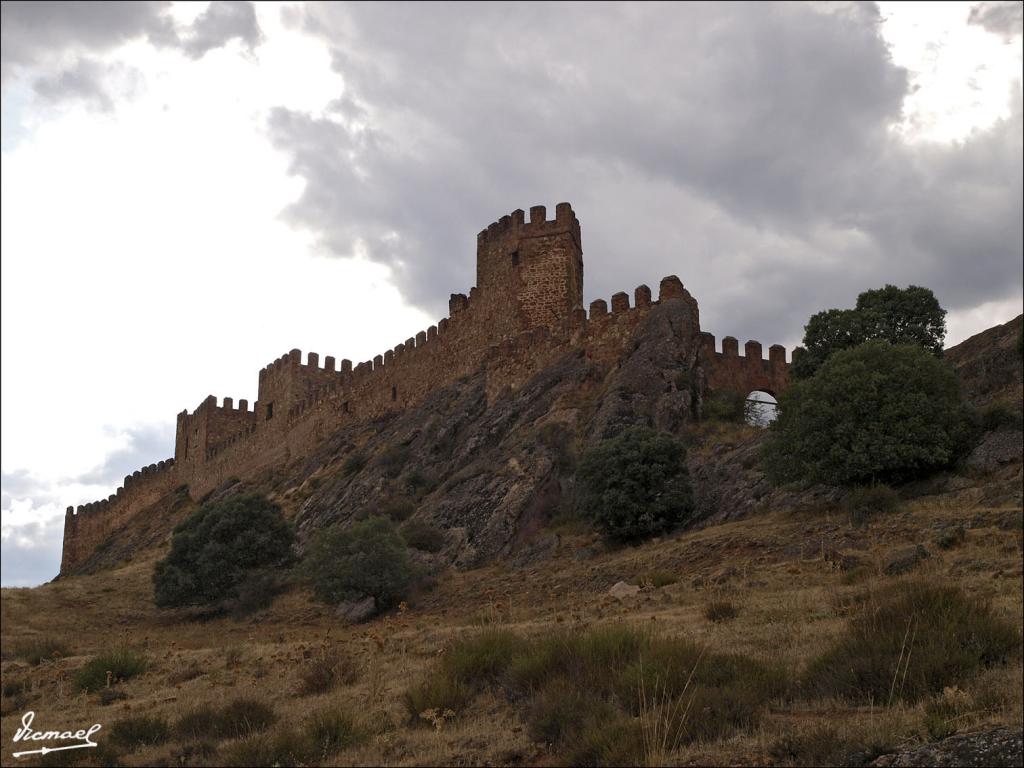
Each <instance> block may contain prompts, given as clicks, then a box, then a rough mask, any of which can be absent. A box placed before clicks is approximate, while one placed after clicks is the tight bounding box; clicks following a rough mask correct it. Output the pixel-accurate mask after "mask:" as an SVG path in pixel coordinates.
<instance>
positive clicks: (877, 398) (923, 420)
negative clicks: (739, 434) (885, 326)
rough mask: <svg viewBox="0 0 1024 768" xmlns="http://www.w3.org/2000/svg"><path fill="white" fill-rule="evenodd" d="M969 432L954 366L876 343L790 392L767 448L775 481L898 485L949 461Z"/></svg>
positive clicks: (916, 350)
mask: <svg viewBox="0 0 1024 768" xmlns="http://www.w3.org/2000/svg"><path fill="white" fill-rule="evenodd" d="M971 437H972V435H971V430H970V422H969V419H968V418H967V412H966V409H965V407H964V406H963V405H962V403H961V401H960V393H959V384H958V381H957V377H956V374H955V373H954V372H953V370H952V368H950V367H949V366H948V365H945V364H944V363H943V362H942V361H941V360H939V359H938V358H936V357H935V356H934V355H931V354H929V353H927V352H925V351H924V350H923V349H921V348H920V347H911V346H902V347H894V346H892V345H891V344H889V343H887V342H884V341H872V342H868V343H866V344H862V345H860V346H859V347H855V348H853V349H849V350H846V351H843V352H837V353H836V354H834V355H833V356H832V357H830V358H829V360H828V361H827V362H826V363H825V364H824V365H822V367H821V368H820V370H819V371H818V373H817V374H816V375H815V376H814V377H813V378H811V379H808V380H806V381H798V382H796V383H794V384H792V385H791V386H790V387H789V389H787V390H786V391H785V392H783V393H782V397H781V398H780V403H779V417H778V418H777V419H776V420H775V421H774V422H773V424H772V426H771V428H770V435H769V440H768V441H767V443H766V445H765V448H764V453H763V454H762V455H763V458H764V460H765V463H766V465H767V469H768V470H769V472H770V474H771V475H772V476H773V477H774V478H775V480H776V481H791V480H803V481H806V482H811V483H827V484H830V485H858V484H865V483H870V484H873V483H879V482H889V483H892V482H902V481H905V480H910V479H913V478H915V477H920V476H924V475H926V474H928V473H929V472H932V471H935V470H938V469H941V468H944V467H948V466H950V465H951V464H952V463H953V462H954V461H956V460H957V459H958V458H959V457H960V456H961V455H963V454H964V452H965V451H966V450H967V448H968V447H969V445H970V442H971Z"/></svg>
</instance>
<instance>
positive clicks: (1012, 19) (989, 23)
mask: <svg viewBox="0 0 1024 768" xmlns="http://www.w3.org/2000/svg"><path fill="white" fill-rule="evenodd" d="M967 20H968V23H970V24H978V25H979V26H981V27H984V28H985V29H986V30H987V31H989V32H992V33H993V34H996V35H1002V36H1003V37H1004V38H1007V39H1009V38H1012V37H1013V36H1014V35H1019V34H1021V28H1022V26H1024V5H1022V4H1021V3H1020V0H1009V2H985V3H977V4H976V5H974V6H972V7H971V15H970V16H969V17H968V19H967Z"/></svg>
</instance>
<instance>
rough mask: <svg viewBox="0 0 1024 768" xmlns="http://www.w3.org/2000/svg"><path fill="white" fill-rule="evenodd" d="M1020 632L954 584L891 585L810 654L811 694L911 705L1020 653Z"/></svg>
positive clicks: (918, 583) (916, 583)
mask: <svg viewBox="0 0 1024 768" xmlns="http://www.w3.org/2000/svg"><path fill="white" fill-rule="evenodd" d="M1020 642H1021V638H1020V634H1019V633H1018V632H1017V630H1016V629H1015V628H1014V627H1013V626H1012V625H1011V624H1009V623H1008V622H1006V621H1004V620H1002V619H1000V618H998V617H997V616H995V615H993V613H992V611H991V609H990V608H989V606H988V605H986V604H984V603H981V602H978V601H977V600H976V599H972V598H968V597H967V596H966V595H965V594H964V593H963V592H961V591H960V590H959V589H957V588H955V587H948V586H937V585H932V584H927V583H923V582H906V583H903V584H897V585H894V586H892V587H891V588H889V589H888V590H886V591H884V592H883V593H881V594H880V595H876V596H869V599H868V600H867V601H866V602H865V603H864V605H863V607H862V608H861V609H860V611H859V612H858V613H857V614H856V615H855V616H854V617H853V618H851V619H850V621H849V623H848V625H847V628H846V631H845V633H844V634H843V635H842V636H841V637H840V638H839V639H838V640H837V641H836V643H835V644H834V645H833V646H832V647H831V648H830V649H828V650H826V651H825V652H824V653H823V654H822V655H821V656H819V657H818V658H817V659H815V660H814V661H813V662H812V663H811V665H810V667H809V669H808V671H807V675H806V679H807V684H808V686H809V689H810V691H812V692H814V693H817V694H820V695H830V696H839V697H843V698H847V699H850V700H855V701H864V702H874V703H876V704H878V703H886V704H891V703H893V702H895V701H900V700H902V701H907V702H911V703H913V702H916V701H918V700H920V699H921V698H923V697H925V696H928V695H929V694H934V693H938V692H940V691H942V689H943V688H945V687H946V686H951V685H955V684H956V683H958V682H960V681H962V680H964V679H965V678H966V677H968V676H969V675H971V674H972V673H974V672H976V671H977V670H979V669H981V668H983V667H986V666H990V665H992V664H995V663H998V662H1001V661H1005V660H1007V659H1009V658H1011V657H1014V656H1019V655H1020Z"/></svg>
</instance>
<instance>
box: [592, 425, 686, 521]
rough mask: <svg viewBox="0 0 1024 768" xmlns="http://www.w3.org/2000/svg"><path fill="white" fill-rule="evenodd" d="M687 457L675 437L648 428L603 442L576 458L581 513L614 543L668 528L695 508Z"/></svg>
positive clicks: (640, 428)
mask: <svg viewBox="0 0 1024 768" xmlns="http://www.w3.org/2000/svg"><path fill="white" fill-rule="evenodd" d="M685 458H686V449H685V448H684V447H683V444H682V443H681V442H680V441H679V440H678V439H677V438H674V437H672V436H671V435H667V434H664V433H661V432H656V431H655V430H652V429H649V428H647V427H633V428H631V429H627V430H626V431H624V432H622V433H621V434H619V435H617V436H616V437H613V438H611V439H609V440H604V441H602V442H601V443H599V444H598V445H596V446H594V447H593V448H591V449H589V450H587V451H586V452H585V453H584V454H583V457H582V459H581V461H580V468H579V473H578V475H577V478H578V480H579V483H580V496H579V504H580V508H581V509H582V511H583V514H584V515H585V516H587V517H589V518H590V519H591V520H593V521H594V523H595V524H596V525H597V527H598V528H599V529H601V530H602V531H603V532H604V534H605V535H606V536H608V537H609V538H611V539H615V540H618V541H635V540H639V539H643V538H647V537H649V536H655V535H658V534H660V533H664V532H665V531H668V530H671V529H672V528H674V527H675V526H677V525H678V524H679V523H681V522H683V521H684V520H686V519H687V518H688V517H689V516H690V514H691V513H692V512H693V508H694V503H693V492H692V490H691V488H690V477H689V474H688V473H687V470H686V464H685V463H684V459H685Z"/></svg>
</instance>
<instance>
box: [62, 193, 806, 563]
mask: <svg viewBox="0 0 1024 768" xmlns="http://www.w3.org/2000/svg"><path fill="white" fill-rule="evenodd" d="M672 300H680V301H683V302H686V305H687V307H688V310H689V316H690V318H691V323H692V326H693V328H694V329H695V331H696V332H699V333H700V336H699V338H700V349H699V350H696V355H697V356H698V357H699V360H700V365H701V368H702V371H703V381H702V384H701V386H702V387H705V388H707V389H709V390H716V389H727V390H733V391H737V392H741V393H743V394H744V395H746V394H747V393H748V392H750V391H752V390H762V391H766V392H769V393H772V394H777V393H778V392H780V391H781V390H782V389H783V388H785V386H786V384H787V382H788V379H789V371H788V364H787V362H786V350H785V349H784V348H783V347H781V346H779V345H774V346H772V347H770V348H769V351H768V359H767V360H765V359H763V356H762V350H761V344H760V343H759V342H756V341H748V342H747V343H746V345H745V349H744V352H745V355H740V354H739V343H738V341H737V340H736V339H735V338H733V337H731V336H726V337H725V338H723V339H722V348H721V351H717V350H716V348H715V337H714V336H712V335H711V334H709V333H704V332H700V331H699V315H698V308H697V302H696V301H695V300H694V299H693V297H692V296H691V295H690V293H689V292H688V291H687V290H686V289H685V288H684V287H683V284H682V283H681V282H680V281H679V278H677V277H675V276H670V277H666V278H664V279H663V280H662V281H661V284H660V286H659V292H658V298H657V300H656V301H655V300H654V299H652V295H651V289H650V288H648V287H647V286H646V285H641V286H639V287H638V288H636V289H635V291H634V292H633V302H632V305H630V296H629V294H627V293H625V292H620V293H616V294H615V295H614V296H612V297H611V309H610V311H609V307H608V304H607V302H605V301H604V299H598V300H596V301H593V302H591V304H590V308H589V312H587V311H586V310H585V309H584V308H583V245H582V238H581V234H580V224H579V221H578V220H577V218H576V214H575V213H574V212H573V210H572V207H571V206H570V205H569V204H568V203H559V204H558V205H557V206H556V208H555V216H554V218H553V219H549V218H548V217H547V212H546V210H545V208H544V206H534V207H532V208H530V215H529V221H527V220H526V214H525V213H524V212H523V211H522V210H516V211H513V212H512V213H511V214H510V215H508V216H503V217H502V218H501V219H500V220H499V221H497V222H495V223H493V224H491V225H490V226H489V227H487V229H485V230H483V231H482V232H480V233H479V234H478V235H477V262H476V287H474V288H473V289H471V290H470V292H469V295H468V296H466V295H464V294H452V296H451V299H450V301H449V305H448V306H449V316H448V317H447V318H444V319H442V320H441V321H440V322H439V323H438V324H437V325H436V326H433V325H432V326H431V327H430V328H428V329H426V330H425V331H420V332H419V333H417V334H416V335H415V336H412V337H410V338H408V339H406V341H405V342H403V343H401V344H399V345H397V346H396V347H395V348H394V349H389V350H387V351H386V352H384V353H383V354H382V355H377V356H376V357H375V358H374V359H373V360H367V361H365V362H361V363H358V364H357V365H353V363H352V362H351V361H350V360H344V359H343V360H341V361H338V360H336V359H335V358H334V357H329V356H328V357H324V359H323V361H322V362H321V360H320V356H319V355H318V354H316V353H314V352H310V353H308V354H307V355H306V359H305V361H303V359H302V353H301V352H300V351H299V350H297V349H293V350H292V351H290V352H289V353H288V354H286V355H283V356H282V357H280V358H278V359H277V360H275V361H273V362H272V363H270V364H269V365H268V366H266V367H265V368H263V369H262V370H261V371H260V372H259V389H258V397H257V400H256V402H255V403H252V405H251V406H250V404H249V402H248V401H246V400H239V401H238V402H237V404H236V403H235V401H234V399H233V398H231V397H225V398H223V400H221V401H220V404H219V405H218V401H217V398H216V397H214V396H212V395H211V396H209V397H207V398H206V399H205V400H204V401H203V402H201V403H200V404H199V406H198V407H197V408H196V409H195V410H194V411H193V412H192V413H189V412H188V411H187V410H186V411H182V412H181V413H179V414H178V419H177V432H176V437H175V442H174V458H171V459H167V460H165V461H161V462H159V463H157V464H151V465H150V466H148V467H144V468H142V469H140V470H138V471H136V472H134V473H132V474H131V475H129V476H127V477H125V479H124V485H123V487H121V488H118V489H117V492H116V493H115V494H113V495H111V496H110V497H109V498H107V499H104V500H101V501H97V502H93V503H91V504H85V505H82V506H79V507H78V508H77V510H76V509H75V508H73V507H69V508H68V510H67V513H66V515H65V520H64V550H63V556H62V559H61V573H66V572H68V570H69V569H71V568H73V567H74V566H76V565H77V564H79V563H81V562H82V561H83V560H84V559H86V558H87V557H88V556H89V555H90V554H91V553H92V552H93V551H94V550H95V549H96V547H97V546H99V545H100V544H101V543H102V542H104V541H106V540H107V539H108V538H109V537H110V536H111V534H112V533H113V532H114V531H115V530H116V529H117V528H119V527H121V526H122V525H124V524H125V523H126V522H127V521H128V520H130V519H131V518H132V517H134V516H135V515H136V514H138V513H139V512H140V511H141V510H143V509H144V508H146V507H147V506H149V505H151V504H153V503H155V502H156V501H157V500H158V499H160V498H161V497H162V496H164V495H165V494H167V493H168V492H170V491H173V490H174V489H176V488H179V487H181V486H187V487H188V492H189V494H190V496H191V497H192V498H193V499H199V498H202V497H203V496H204V495H205V494H207V493H209V492H210V491H212V490H214V489H215V488H217V487H218V486H220V485H221V484H223V483H224V482H226V481H228V480H232V479H241V480H244V479H248V478H252V477H254V476H255V475H257V474H258V473H260V472H263V471H265V470H267V469H270V468H272V467H279V466H284V465H285V464H287V463H288V462H290V461H291V460H293V459H296V458H300V457H303V456H305V455H308V454H309V453H310V452H311V451H312V450H313V448H314V447H315V446H316V445H317V444H318V443H319V442H320V441H321V440H322V439H324V438H325V437H327V436H329V435H330V434H331V433H332V432H333V431H334V430H336V429H338V428H339V427H340V426H343V425H345V424H348V423H351V422H352V421H354V420H369V419H373V418H376V417H378V416H381V415H383V414H385V413H387V412H388V411H392V410H394V409H403V408H408V407H410V406H413V405H415V404H417V403H419V402H420V401H421V400H422V399H423V398H424V397H425V396H426V395H427V394H428V393H429V392H431V391H433V390H435V389H436V388H438V387H442V386H444V385H446V384H449V383H451V382H453V381H455V380H457V379H459V378H461V377H463V376H466V375H468V374H471V373H474V372H477V371H479V370H481V368H483V369H485V370H486V372H487V394H488V397H497V396H498V395H499V394H500V393H501V392H502V391H505V390H507V389H509V388H511V389H513V390H514V389H516V388H517V387H518V386H520V385H522V384H523V383H525V381H527V380H528V379H529V378H530V377H531V376H532V375H533V374H535V373H536V372H537V371H538V370H540V369H542V368H543V366H544V365H545V364H546V363H547V362H549V361H550V360H552V359H553V356H554V355H557V354H559V353H564V352H565V351H566V350H567V349H569V348H576V349H582V350H583V351H584V352H585V353H586V354H587V355H588V356H590V357H593V358H595V359H600V360H603V361H608V362H614V360H615V359H617V357H618V355H619V354H620V353H621V350H622V348H623V345H624V344H625V343H627V341H628V340H629V338H630V337H631V334H632V332H633V331H634V330H635V329H636V328H637V326H638V323H639V322H640V320H641V319H642V318H643V316H644V315H645V314H646V313H648V312H650V310H651V308H652V306H653V305H654V304H656V303H660V302H665V301H672Z"/></svg>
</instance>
